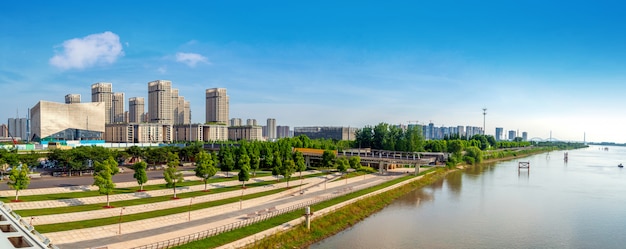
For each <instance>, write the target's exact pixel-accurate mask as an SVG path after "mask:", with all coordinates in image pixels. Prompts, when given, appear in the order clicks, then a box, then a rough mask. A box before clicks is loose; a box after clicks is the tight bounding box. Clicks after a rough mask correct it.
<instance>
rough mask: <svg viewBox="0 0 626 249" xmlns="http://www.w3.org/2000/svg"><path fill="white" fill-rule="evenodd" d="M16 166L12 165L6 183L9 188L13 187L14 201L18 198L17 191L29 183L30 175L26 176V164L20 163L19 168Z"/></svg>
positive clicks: (26, 186)
mask: <svg viewBox="0 0 626 249" xmlns="http://www.w3.org/2000/svg"><path fill="white" fill-rule="evenodd" d="M17 168H18V167H13V169H11V173H10V174H9V181H8V182H7V185H9V187H10V188H12V189H15V201H17V200H18V193H19V191H20V190H22V189H26V188H28V185H29V184H30V177H28V166H27V165H26V164H22V167H20V169H17Z"/></svg>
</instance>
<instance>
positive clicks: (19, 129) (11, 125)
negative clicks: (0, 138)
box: [8, 118, 29, 141]
mask: <svg viewBox="0 0 626 249" xmlns="http://www.w3.org/2000/svg"><path fill="white" fill-rule="evenodd" d="M8 130H9V135H10V136H13V138H20V139H22V140H24V141H26V140H28V132H29V131H28V119H27V118H9V121H8Z"/></svg>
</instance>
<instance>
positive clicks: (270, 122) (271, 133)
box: [267, 118, 277, 140]
mask: <svg viewBox="0 0 626 249" xmlns="http://www.w3.org/2000/svg"><path fill="white" fill-rule="evenodd" d="M267 138H268V139H269V140H272V139H276V138H277V137H276V119H273V118H268V119H267Z"/></svg>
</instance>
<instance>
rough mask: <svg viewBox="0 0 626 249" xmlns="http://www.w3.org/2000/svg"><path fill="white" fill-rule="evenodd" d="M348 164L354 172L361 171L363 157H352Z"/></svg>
mask: <svg viewBox="0 0 626 249" xmlns="http://www.w3.org/2000/svg"><path fill="white" fill-rule="evenodd" d="M348 163H349V164H350V168H353V169H354V170H359V169H360V168H361V157H360V156H352V157H350V159H348Z"/></svg>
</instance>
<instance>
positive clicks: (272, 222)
mask: <svg viewBox="0 0 626 249" xmlns="http://www.w3.org/2000/svg"><path fill="white" fill-rule="evenodd" d="M430 172H434V174H428V173H430ZM445 172H446V170H445V169H443V168H436V169H434V168H433V169H429V170H426V171H424V172H420V174H419V175H425V174H428V175H426V176H424V178H422V179H420V180H418V181H414V182H411V183H409V184H407V185H403V186H401V187H399V188H396V189H393V190H390V191H387V192H385V193H381V194H379V195H376V196H373V197H368V198H365V199H364V200H359V201H357V202H356V203H353V204H350V205H348V206H347V207H352V206H356V205H359V204H358V203H361V202H365V201H366V200H369V201H368V202H366V203H371V202H374V204H372V206H373V207H374V210H372V211H368V210H367V209H356V210H354V209H350V210H349V211H348V213H347V214H346V215H347V216H348V217H352V216H354V217H358V220H361V219H363V218H364V217H367V216H369V215H371V214H372V213H374V212H376V211H378V210H380V209H382V208H383V207H384V206H386V205H387V204H388V203H391V201H393V199H395V198H398V197H399V196H402V195H403V194H406V193H407V192H409V191H411V190H413V189H416V188H419V187H422V186H426V185H428V184H431V183H432V182H434V181H436V180H438V179H441V177H442V176H443V175H445ZM414 177H416V176H414V175H407V176H404V177H401V178H397V179H394V180H391V181H388V182H384V183H381V184H379V185H376V186H372V187H370V188H366V189H362V190H359V191H355V192H353V193H350V194H348V195H344V196H340V197H337V198H334V199H331V200H327V201H324V202H321V203H318V204H315V205H312V206H311V208H312V211H313V210H320V209H324V208H327V207H330V206H333V205H335V204H338V203H341V202H344V201H347V200H350V199H352V198H355V197H358V196H361V195H365V194H368V193H371V192H374V191H377V190H380V189H383V188H386V187H389V186H391V185H394V184H396V183H399V182H402V181H406V180H409V179H412V178H414ZM379 196H391V197H393V199H390V200H388V201H386V202H385V203H386V204H385V203H379V202H378V199H379V198H380V197H379ZM372 199H374V201H371V200H372ZM385 199H389V197H388V198H385ZM343 209H345V208H342V209H340V210H343ZM337 212H339V210H338V211H337ZM337 212H334V213H337ZM334 213H332V214H334ZM302 214H303V213H302V210H298V211H293V212H290V213H286V214H282V215H279V216H276V217H273V218H270V219H268V220H266V221H263V222H259V223H256V224H252V225H250V226H247V227H244V228H240V229H237V230H233V231H230V232H226V233H222V234H219V235H216V236H212V237H209V238H206V239H203V240H198V241H194V242H191V243H187V244H185V245H182V246H178V247H173V248H177V249H183V248H185V249H186V248H191V249H195V248H198V249H200V248H202V249H204V248H215V247H218V246H222V245H225V244H228V243H230V242H233V241H236V240H239V239H242V238H245V237H247V236H251V235H254V234H256V233H259V232H262V231H265V230H267V229H270V228H273V227H276V226H279V225H282V224H283V223H285V222H288V221H291V220H294V219H296V218H299V217H302ZM332 214H329V215H332ZM329 215H326V216H323V217H318V218H317V219H315V220H314V221H313V222H312V223H311V230H310V231H307V230H306V228H303V226H298V227H296V228H294V229H290V230H288V231H286V232H284V233H280V234H277V235H273V236H270V237H268V238H266V239H264V240H261V241H258V242H257V243H255V244H254V245H251V246H250V247H251V248H304V247H305V246H306V245H310V244H312V243H314V242H315V241H319V240H320V239H323V238H325V237H328V236H330V235H332V234H335V233H338V232H340V231H342V230H343V229H345V228H346V226H339V227H341V229H339V228H334V229H333V231H334V233H329V231H325V230H324V229H325V228H324V227H323V226H322V227H321V228H320V226H321V224H328V223H329V221H328V220H327V219H329V218H327V216H329ZM358 220H357V221H358ZM332 222H335V223H337V224H338V225H342V224H343V225H345V224H350V225H352V224H354V223H356V221H353V219H352V218H348V219H346V220H345V221H337V220H335V219H333V221H332ZM332 227H336V226H335V225H333V226H332ZM294 230H295V231H296V232H297V234H296V235H290V234H292V233H294V232H292V231H294ZM299 230H305V231H306V234H305V235H306V236H303V237H298V236H300V234H302V232H301V231H299ZM284 234H288V236H289V237H278V236H287V235H284ZM311 234H317V235H316V236H312V235H311ZM280 240H292V241H280ZM266 243H267V244H266ZM283 243H285V244H284V245H283ZM292 244H294V245H292ZM295 244H297V245H295Z"/></svg>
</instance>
